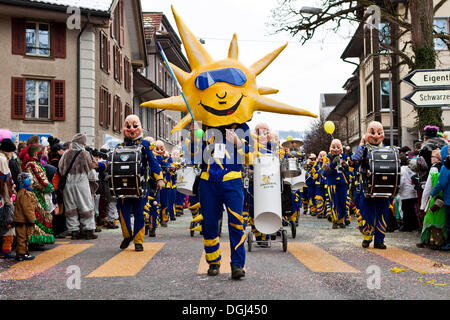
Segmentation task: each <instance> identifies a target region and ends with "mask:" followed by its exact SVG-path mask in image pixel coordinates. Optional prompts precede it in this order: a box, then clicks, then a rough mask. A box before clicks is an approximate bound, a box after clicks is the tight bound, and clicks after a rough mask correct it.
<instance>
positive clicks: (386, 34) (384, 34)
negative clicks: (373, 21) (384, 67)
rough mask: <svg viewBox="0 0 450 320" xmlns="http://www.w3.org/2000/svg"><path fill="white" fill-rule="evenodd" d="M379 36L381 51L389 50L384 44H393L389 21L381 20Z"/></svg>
mask: <svg viewBox="0 0 450 320" xmlns="http://www.w3.org/2000/svg"><path fill="white" fill-rule="evenodd" d="M378 38H379V40H380V51H381V52H389V50H388V49H386V48H385V47H384V46H383V44H386V45H391V33H390V29H389V24H388V23H386V22H380V29H379V30H378Z"/></svg>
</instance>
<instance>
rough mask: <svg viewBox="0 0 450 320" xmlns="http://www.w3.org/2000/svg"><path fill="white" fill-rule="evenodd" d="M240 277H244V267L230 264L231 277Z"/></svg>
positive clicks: (235, 278)
mask: <svg viewBox="0 0 450 320" xmlns="http://www.w3.org/2000/svg"><path fill="white" fill-rule="evenodd" d="M242 277H245V271H244V269H243V268H242V267H240V266H231V278H232V279H233V280H239V279H240V278H242Z"/></svg>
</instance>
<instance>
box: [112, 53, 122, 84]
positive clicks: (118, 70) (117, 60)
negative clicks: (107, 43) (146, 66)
mask: <svg viewBox="0 0 450 320" xmlns="http://www.w3.org/2000/svg"><path fill="white" fill-rule="evenodd" d="M122 68H123V62H122V53H121V52H120V48H119V46H116V45H115V46H114V79H115V80H116V81H117V82H118V83H122V79H123V78H122V77H123V76H122V75H123V73H122Z"/></svg>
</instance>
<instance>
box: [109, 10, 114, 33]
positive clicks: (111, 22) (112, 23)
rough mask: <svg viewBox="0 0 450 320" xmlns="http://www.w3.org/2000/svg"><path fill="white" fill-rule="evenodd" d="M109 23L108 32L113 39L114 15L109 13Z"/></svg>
mask: <svg viewBox="0 0 450 320" xmlns="http://www.w3.org/2000/svg"><path fill="white" fill-rule="evenodd" d="M109 23H110V25H109V32H110V36H111V38H113V39H114V15H111V20H110V21H109Z"/></svg>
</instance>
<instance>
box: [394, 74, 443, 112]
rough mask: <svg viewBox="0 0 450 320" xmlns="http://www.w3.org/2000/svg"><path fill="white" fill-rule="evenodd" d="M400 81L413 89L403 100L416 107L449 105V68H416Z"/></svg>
mask: <svg viewBox="0 0 450 320" xmlns="http://www.w3.org/2000/svg"><path fill="white" fill-rule="evenodd" d="M402 81H404V82H406V83H408V84H409V85H411V86H413V87H414V89H415V90H413V91H412V92H411V93H409V94H408V95H407V96H405V97H403V98H402V100H403V101H406V102H408V103H410V104H412V105H413V106H415V107H417V108H432V107H445V106H450V69H418V70H414V71H412V72H411V73H409V74H408V75H406V76H405V77H404V78H403V79H402Z"/></svg>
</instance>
